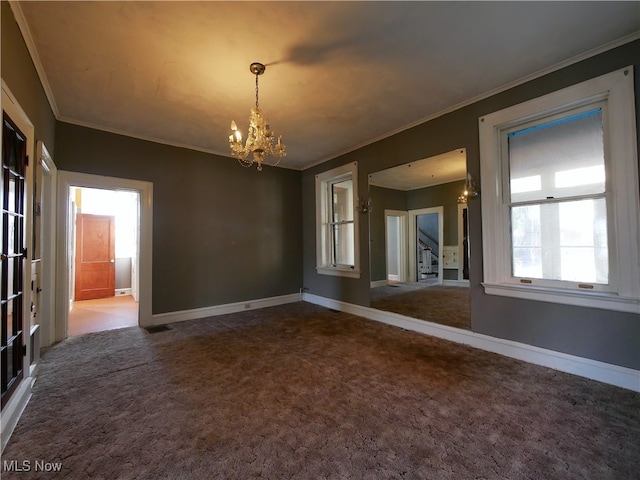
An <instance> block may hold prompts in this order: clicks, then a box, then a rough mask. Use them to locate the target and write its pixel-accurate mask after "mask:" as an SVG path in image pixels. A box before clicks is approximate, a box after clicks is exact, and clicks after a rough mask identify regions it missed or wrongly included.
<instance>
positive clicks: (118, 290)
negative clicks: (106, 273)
mask: <svg viewBox="0 0 640 480" xmlns="http://www.w3.org/2000/svg"><path fill="white" fill-rule="evenodd" d="M121 295H131V289H130V288H116V297H119V296H121Z"/></svg>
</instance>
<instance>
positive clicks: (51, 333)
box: [36, 140, 58, 347]
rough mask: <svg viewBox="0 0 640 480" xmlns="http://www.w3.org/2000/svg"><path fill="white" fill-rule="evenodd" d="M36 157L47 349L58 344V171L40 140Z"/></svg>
mask: <svg viewBox="0 0 640 480" xmlns="http://www.w3.org/2000/svg"><path fill="white" fill-rule="evenodd" d="M36 156H37V161H38V164H39V165H40V168H41V176H40V178H39V179H38V181H39V182H40V183H41V189H42V197H41V205H40V219H41V221H40V258H41V259H42V260H41V262H42V277H41V279H40V281H41V285H42V292H40V305H39V310H40V311H39V312H38V315H39V316H40V328H41V329H42V331H41V334H40V342H41V343H40V345H41V346H42V347H48V346H49V345H52V344H53V343H54V342H55V325H54V319H55V304H56V291H55V290H56V289H55V285H56V261H55V259H56V235H55V229H56V211H57V208H56V194H57V191H56V183H57V181H58V169H57V168H56V165H55V163H54V162H53V159H52V158H51V154H50V153H49V151H48V150H47V147H46V146H45V144H44V143H43V142H42V141H41V140H38V142H37V144H36Z"/></svg>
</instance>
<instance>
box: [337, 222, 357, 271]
mask: <svg viewBox="0 0 640 480" xmlns="http://www.w3.org/2000/svg"><path fill="white" fill-rule="evenodd" d="M354 245H355V239H354V236H353V223H343V224H340V225H334V226H333V263H334V264H336V265H351V266H352V265H354V264H355V263H354V260H355V255H354Z"/></svg>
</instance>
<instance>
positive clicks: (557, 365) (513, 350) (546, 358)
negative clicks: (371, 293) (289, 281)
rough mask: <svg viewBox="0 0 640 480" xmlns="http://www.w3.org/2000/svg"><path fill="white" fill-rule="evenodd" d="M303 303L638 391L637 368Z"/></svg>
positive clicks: (344, 306) (345, 307) (331, 304)
mask: <svg viewBox="0 0 640 480" xmlns="http://www.w3.org/2000/svg"><path fill="white" fill-rule="evenodd" d="M302 299H303V300H304V301H305V302H309V303H314V304H316V305H320V306H323V307H327V308H332V309H334V310H340V311H342V312H346V313H351V314H353V315H357V316H360V317H364V318H368V319H370V320H375V321H377V322H382V323H386V324H388V325H394V326H396V327H400V328H404V329H405V330H411V331H414V332H419V333H423V334H426V335H431V336H434V337H438V338H443V339H445V340H449V341H452V342H456V343H462V344H464V345H469V346H471V347H474V348H479V349H481V350H486V351H488V352H493V353H497V354H499V355H503V356H505V357H510V358H515V359H518V360H522V361H525V362H529V363H533V364H535V365H541V366H543V367H548V368H552V369H554V370H559V371H561V372H566V373H571V374H573V375H578V376H581V377H585V378H589V379H591V380H597V381H599V382H603V383H608V384H610V385H615V386H617V387H622V388H626V389H629V390H633V391H635V392H640V371H639V370H634V369H632V368H626V367H621V366H618V365H612V364H610V363H605V362H599V361H597V360H591V359H589V358H583V357H577V356H575V355H569V354H566V353H561V352H556V351H553V350H547V349H544V348H540V347H534V346H532V345H527V344H525V343H519V342H514V341H511V340H505V339H501V338H496V337H490V336H488V335H483V334H480V333H474V332H469V331H466V330H461V329H458V328H453V327H448V326H446V325H439V324H437V323H432V322H427V321H425V320H416V319H415V318H411V317H405V316H404V315H399V314H397V313H391V312H383V311H381V310H376V309H373V308H369V307H363V306H360V305H354V304H351V303H346V302H341V301H339V300H333V299H330V298H325V297H321V296H318V295H313V294H311V293H304V294H303V297H302Z"/></svg>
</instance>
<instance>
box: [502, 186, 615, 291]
mask: <svg viewBox="0 0 640 480" xmlns="http://www.w3.org/2000/svg"><path fill="white" fill-rule="evenodd" d="M606 210H607V209H606V201H605V199H604V198H599V199H589V200H580V201H573V202H562V203H547V204H543V205H526V206H516V207H512V208H511V242H512V273H513V276H515V277H525V278H539V279H547V280H564V281H571V282H584V283H599V284H607V283H608V282H609V252H608V241H607V215H606Z"/></svg>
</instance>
